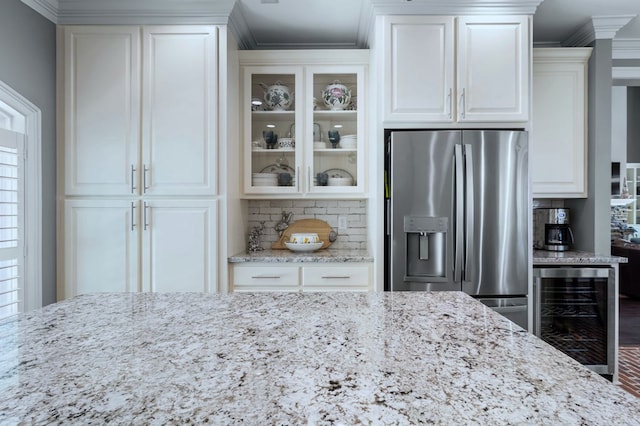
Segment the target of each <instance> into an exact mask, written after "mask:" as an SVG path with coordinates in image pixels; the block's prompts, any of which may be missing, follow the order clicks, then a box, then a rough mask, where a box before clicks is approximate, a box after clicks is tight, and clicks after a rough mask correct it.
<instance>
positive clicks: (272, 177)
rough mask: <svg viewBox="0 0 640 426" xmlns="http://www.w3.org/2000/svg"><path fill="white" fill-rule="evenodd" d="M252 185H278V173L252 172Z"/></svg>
mask: <svg viewBox="0 0 640 426" xmlns="http://www.w3.org/2000/svg"><path fill="white" fill-rule="evenodd" d="M251 185H252V186H278V173H252V174H251Z"/></svg>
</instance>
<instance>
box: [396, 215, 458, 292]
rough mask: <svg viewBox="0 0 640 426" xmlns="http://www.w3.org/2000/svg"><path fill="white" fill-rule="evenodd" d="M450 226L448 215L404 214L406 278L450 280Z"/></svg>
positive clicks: (406, 279)
mask: <svg viewBox="0 0 640 426" xmlns="http://www.w3.org/2000/svg"><path fill="white" fill-rule="evenodd" d="M448 227H449V220H448V218H446V217H430V216H405V217H404V232H405V237H406V244H407V256H406V262H407V264H406V269H405V277H404V280H405V281H418V282H426V281H442V280H446V279H447V271H446V267H447V231H448ZM438 278H439V279H438Z"/></svg>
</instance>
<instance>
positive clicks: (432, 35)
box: [384, 16, 454, 121]
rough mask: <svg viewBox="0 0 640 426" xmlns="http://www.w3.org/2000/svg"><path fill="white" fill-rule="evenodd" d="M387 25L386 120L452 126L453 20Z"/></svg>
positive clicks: (408, 19) (410, 19) (413, 19)
mask: <svg viewBox="0 0 640 426" xmlns="http://www.w3.org/2000/svg"><path fill="white" fill-rule="evenodd" d="M386 19H388V20H389V21H387V22H386V23H385V32H386V34H385V43H386V44H387V46H386V48H385V52H386V53H385V56H386V57H385V64H386V65H385V66H386V72H385V97H384V102H385V120H387V121H403V120H407V121H411V120H420V121H452V120H453V116H452V112H453V111H452V109H453V103H452V98H451V96H452V95H453V52H454V46H453V18H452V17H447V16H444V17H426V16H400V17H399V16H394V17H389V18H386Z"/></svg>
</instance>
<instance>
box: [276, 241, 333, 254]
mask: <svg viewBox="0 0 640 426" xmlns="http://www.w3.org/2000/svg"><path fill="white" fill-rule="evenodd" d="M323 244H324V242H322V241H319V242H317V243H307V244H304V243H303V244H299V243H290V242H287V241H285V242H284V245H285V246H286V247H287V248H288V249H289V250H291V251H297V252H310V251H316V250H318V249H319V248H320V247H322V245H323Z"/></svg>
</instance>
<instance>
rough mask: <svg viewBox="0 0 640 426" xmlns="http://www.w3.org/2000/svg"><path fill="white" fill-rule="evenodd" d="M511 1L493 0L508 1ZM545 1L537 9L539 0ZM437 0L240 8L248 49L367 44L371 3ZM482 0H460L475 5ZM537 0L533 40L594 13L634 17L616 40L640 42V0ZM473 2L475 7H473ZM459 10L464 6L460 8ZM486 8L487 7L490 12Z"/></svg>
mask: <svg viewBox="0 0 640 426" xmlns="http://www.w3.org/2000/svg"><path fill="white" fill-rule="evenodd" d="M509 1H510V2H511V3H513V4H517V3H518V1H516V0H507V1H502V2H500V1H494V2H493V4H501V3H503V4H507V3H509ZM540 1H542V3H541V4H540V5H539V6H538V8H537V9H535V5H537V4H539V3H540ZM438 3H442V1H438V0H414V1H412V0H348V1H345V0H237V2H236V7H235V9H234V13H239V14H240V15H241V17H242V19H244V21H245V22H246V25H247V28H248V30H247V31H245V32H241V37H240V38H241V39H242V40H241V42H243V44H245V46H244V47H245V48H250V49H271V48H313V47H334V48H340V47H351V48H357V47H365V45H366V40H367V34H368V30H369V25H370V21H371V19H372V17H371V16H370V13H369V11H370V9H371V7H370V6H371V4H373V6H374V7H378V8H380V9H384V10H385V11H386V12H393V13H401V14H410V13H413V12H412V11H413V10H415V11H416V13H422V11H423V10H425V8H426V7H429V8H433V7H434V5H436V4H438ZM474 3H475V4H476V5H477V4H480V3H482V1H480V0H469V1H467V2H466V3H465V2H464V1H457V4H458V5H462V6H461V7H464V5H465V4H468V5H469V6H468V8H469V9H472V8H473V6H475V5H474ZM485 3H487V2H485ZM520 3H522V4H524V5H525V6H530V5H531V4H533V5H534V8H533V10H535V14H534V17H533V39H534V44H536V45H542V44H544V45H562V44H563V42H565V41H566V40H567V39H569V38H570V37H571V36H572V35H574V34H575V33H576V32H577V31H579V30H580V29H581V28H582V27H584V26H585V25H587V24H589V23H590V22H591V18H592V17H593V16H614V15H615V16H619V15H623V16H627V19H629V18H632V19H631V21H630V22H629V23H628V24H626V25H625V26H624V27H623V28H622V29H620V30H619V31H618V33H617V34H616V36H615V38H616V39H622V38H624V39H636V40H638V42H639V43H640V17H638V15H640V0H538V1H529V2H528V3H524V2H520ZM472 5H473V6H472ZM459 9H460V7H459ZM485 13H486V12H485Z"/></svg>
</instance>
